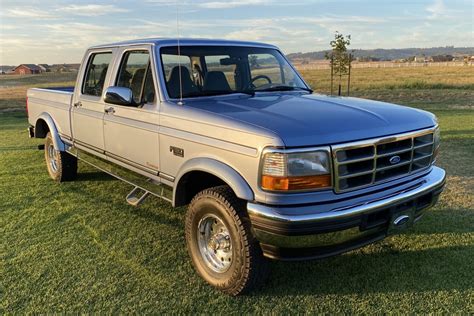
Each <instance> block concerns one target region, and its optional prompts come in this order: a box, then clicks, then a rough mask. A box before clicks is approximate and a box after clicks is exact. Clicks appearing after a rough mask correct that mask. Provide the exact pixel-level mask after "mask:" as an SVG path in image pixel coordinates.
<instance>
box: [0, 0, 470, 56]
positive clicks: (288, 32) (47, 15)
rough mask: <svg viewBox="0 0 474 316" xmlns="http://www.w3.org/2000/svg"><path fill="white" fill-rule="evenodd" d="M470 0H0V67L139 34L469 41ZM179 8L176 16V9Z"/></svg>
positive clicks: (378, 43) (388, 43)
mask: <svg viewBox="0 0 474 316" xmlns="http://www.w3.org/2000/svg"><path fill="white" fill-rule="evenodd" d="M473 7H474V0H398V1H385V0H344V1H330V0H294V1H290V0H281V1H278V0H227V1H217V0H196V1H191V0H143V1H129V0H124V1H118V0H105V1H100V2H91V1H78V0H76V1H69V0H62V1H59V0H30V1H24V0H0V27H1V29H0V65H1V64H3V65H17V64H20V63H48V64H52V63H68V62H80V61H81V59H82V55H83V53H84V51H85V49H86V48H87V47H89V46H92V45H96V44H102V43H110V42H115V41H122V40H128V39H136V38H146V37H176V36H177V34H178V32H177V30H178V28H177V16H178V15H179V30H180V31H179V33H180V36H181V37H204V38H224V39H237V40H250V41H261V42H267V43H271V44H275V45H277V46H279V47H280V48H281V49H282V50H283V52H284V53H295V52H310V51H319V50H324V49H328V47H329V41H330V40H331V39H332V38H333V36H334V32H335V31H339V32H341V33H343V34H351V36H352V43H351V46H350V47H351V48H354V49H356V48H361V49H364V48H365V49H372V48H407V47H434V46H436V47H438V46H457V47H458V46H461V47H465V46H474V22H473V21H474V9H473ZM178 12H179V14H178Z"/></svg>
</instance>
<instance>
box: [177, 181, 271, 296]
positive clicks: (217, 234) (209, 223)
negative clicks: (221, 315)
mask: <svg viewBox="0 0 474 316" xmlns="http://www.w3.org/2000/svg"><path fill="white" fill-rule="evenodd" d="M186 242H187V247H188V252H189V255H190V256H191V259H192V262H193V264H194V267H195V269H196V270H197V272H198V273H199V274H200V275H201V277H202V278H203V279H204V280H206V281H207V282H208V283H209V284H211V285H212V286H214V287H215V288H217V289H219V290H221V291H222V292H224V293H226V294H229V295H234V296H235V295H238V294H241V293H244V292H248V291H249V290H251V289H253V288H255V287H256V286H258V285H259V284H260V283H262V282H263V281H264V279H265V278H266V276H267V274H268V262H267V260H266V259H265V258H264V257H263V255H262V251H261V249H260V246H259V244H258V242H257V241H256V240H255V239H254V237H253V236H252V233H251V231H250V222H249V220H248V217H247V216H246V213H245V203H244V201H242V200H240V199H238V198H237V197H236V196H235V194H234V193H233V192H232V190H231V189H230V188H229V187H228V186H219V187H214V188H210V189H206V190H204V191H202V192H200V193H198V194H197V195H196V196H195V197H194V198H193V200H192V201H191V204H190V205H189V209H188V213H187V215H186Z"/></svg>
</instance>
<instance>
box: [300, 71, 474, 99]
mask: <svg viewBox="0 0 474 316" xmlns="http://www.w3.org/2000/svg"><path fill="white" fill-rule="evenodd" d="M301 74H302V75H303V77H304V78H305V80H306V81H307V82H308V83H309V84H310V85H311V86H312V87H313V88H314V89H315V90H316V91H317V92H321V93H329V91H330V79H331V73H330V71H329V70H303V71H301ZM368 89H380V90H382V89H383V90H387V89H388V90H394V89H412V90H417V89H466V90H467V89H471V90H474V68H473V67H469V66H461V67H419V68H358V69H353V70H352V74H351V90H352V91H353V92H356V91H364V90H368ZM345 91H346V86H343V92H345Z"/></svg>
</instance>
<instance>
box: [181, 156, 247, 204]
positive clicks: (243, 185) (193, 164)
mask: <svg viewBox="0 0 474 316" xmlns="http://www.w3.org/2000/svg"><path fill="white" fill-rule="evenodd" d="M191 171H203V172H207V173H210V174H212V175H214V176H216V177H218V178H219V179H221V180H222V181H224V182H225V183H227V185H229V186H230V187H231V189H232V190H233V191H234V193H235V195H236V196H237V197H238V198H240V199H243V200H247V201H253V200H254V194H253V191H252V189H251V188H250V186H249V185H248V183H247V181H245V179H244V178H243V177H242V176H241V175H240V174H239V173H238V172H237V171H235V170H234V169H233V168H232V167H230V166H228V165H226V164H225V163H222V162H220V161H218V160H215V159H212V158H193V159H190V160H188V161H187V162H185V163H184V164H183V166H182V167H181V169H180V170H179V172H178V175H177V176H176V178H175V183H176V185H175V186H174V188H173V205H175V203H176V191H177V188H178V186H179V184H180V181H181V178H182V177H183V176H184V175H185V174H187V173H188V172H191Z"/></svg>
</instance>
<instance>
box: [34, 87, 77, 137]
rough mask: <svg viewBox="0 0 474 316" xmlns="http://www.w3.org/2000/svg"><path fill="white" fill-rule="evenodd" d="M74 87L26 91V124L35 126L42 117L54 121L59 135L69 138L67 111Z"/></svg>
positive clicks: (69, 129) (69, 128)
mask: <svg viewBox="0 0 474 316" xmlns="http://www.w3.org/2000/svg"><path fill="white" fill-rule="evenodd" d="M73 94H74V87H48V88H32V89H28V92H27V96H28V122H29V123H30V125H33V126H36V122H37V121H38V119H40V118H41V116H42V115H46V113H47V115H49V116H51V117H52V118H53V119H54V122H55V125H56V128H57V129H58V132H59V134H60V135H65V136H69V137H70V136H71V134H72V133H71V124H70V115H69V111H70V109H71V103H72V98H73Z"/></svg>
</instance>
